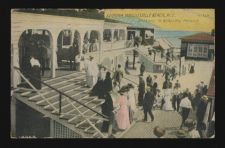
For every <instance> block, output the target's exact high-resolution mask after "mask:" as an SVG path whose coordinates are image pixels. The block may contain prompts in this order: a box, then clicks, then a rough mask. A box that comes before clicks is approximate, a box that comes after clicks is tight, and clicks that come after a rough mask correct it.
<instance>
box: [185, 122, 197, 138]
mask: <svg viewBox="0 0 225 148" xmlns="http://www.w3.org/2000/svg"><path fill="white" fill-rule="evenodd" d="M186 124H187V126H188V135H189V136H190V138H200V135H199V132H198V131H197V130H196V122H194V121H189V123H187V122H186Z"/></svg>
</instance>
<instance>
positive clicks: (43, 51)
mask: <svg viewBox="0 0 225 148" xmlns="http://www.w3.org/2000/svg"><path fill="white" fill-rule="evenodd" d="M38 48H39V49H38V50H39V52H40V57H39V60H40V64H41V73H42V76H44V72H45V62H46V60H47V58H48V57H47V56H48V51H47V50H48V49H47V47H46V46H45V43H44V41H43V40H41V41H38Z"/></svg>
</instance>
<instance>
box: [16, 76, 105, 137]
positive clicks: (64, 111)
mask: <svg viewBox="0 0 225 148" xmlns="http://www.w3.org/2000/svg"><path fill="white" fill-rule="evenodd" d="M44 82H45V83H47V84H49V85H51V86H52V87H54V88H57V89H58V90H60V91H62V92H64V93H65V94H67V95H69V96H71V97H72V98H73V99H74V100H79V101H80V102H81V103H83V104H85V105H87V106H89V107H90V108H92V109H94V110H96V111H98V112H99V113H101V105H102V104H103V103H104V100H102V99H98V98H97V97H96V96H90V95H89V92H90V88H87V87H85V86H84V85H85V74H84V73H82V72H74V73H72V74H68V75H64V76H61V77H57V78H55V79H50V80H46V81H44ZM39 92H40V93H41V94H42V96H44V98H45V99H44V98H43V97H41V96H40V95H38V93H36V92H32V91H30V90H28V89H23V88H17V89H16V90H15V91H14V93H13V95H14V97H15V98H16V99H17V100H19V101H21V102H23V103H25V104H27V105H28V106H30V107H31V108H33V109H35V110H37V111H39V112H41V113H43V114H44V115H45V116H48V117H50V118H51V119H53V120H55V121H57V122H58V123H60V124H62V125H64V126H66V127H67V128H69V129H71V130H73V131H74V132H76V133H79V134H80V135H81V136H82V138H102V135H101V134H99V132H97V131H96V129H94V128H93V127H92V126H91V125H90V124H89V123H88V122H87V121H86V120H85V119H84V118H83V117H82V116H81V115H80V114H79V113H78V110H79V112H81V113H82V114H83V115H84V116H86V117H88V118H89V120H90V121H91V123H92V124H93V125H95V126H96V127H97V128H99V130H100V127H99V126H98V124H99V123H101V122H102V120H101V119H100V116H99V115H98V114H97V113H95V112H93V111H91V110H90V109H88V108H86V107H84V106H83V105H80V104H79V103H77V102H75V101H74V100H71V99H69V98H67V97H65V96H63V97H62V108H61V115H59V94H58V93H57V92H56V91H54V90H52V89H50V88H49V87H47V86H44V87H42V89H41V90H40V91H39ZM74 106H75V107H77V109H78V110H76V109H75V107H74Z"/></svg>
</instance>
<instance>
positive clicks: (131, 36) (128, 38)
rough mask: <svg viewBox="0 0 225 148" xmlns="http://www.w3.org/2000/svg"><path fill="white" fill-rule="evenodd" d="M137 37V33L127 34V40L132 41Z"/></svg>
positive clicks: (129, 32) (130, 32)
mask: <svg viewBox="0 0 225 148" xmlns="http://www.w3.org/2000/svg"><path fill="white" fill-rule="evenodd" d="M134 37H135V31H128V32H127V40H132V39H134Z"/></svg>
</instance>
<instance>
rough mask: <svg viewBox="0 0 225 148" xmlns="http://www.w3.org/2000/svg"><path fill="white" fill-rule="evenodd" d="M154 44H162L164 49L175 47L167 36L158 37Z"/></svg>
mask: <svg viewBox="0 0 225 148" xmlns="http://www.w3.org/2000/svg"><path fill="white" fill-rule="evenodd" d="M153 46H160V47H161V48H163V49H170V48H171V47H173V44H172V43H171V42H169V41H168V40H167V39H165V38H159V39H156V42H155V43H154V44H153Z"/></svg>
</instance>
